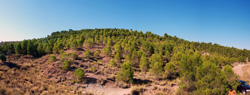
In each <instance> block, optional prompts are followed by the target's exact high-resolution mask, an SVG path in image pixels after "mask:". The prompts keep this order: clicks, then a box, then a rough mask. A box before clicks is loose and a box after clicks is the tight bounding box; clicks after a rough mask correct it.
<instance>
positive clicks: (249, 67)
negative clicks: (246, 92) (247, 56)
mask: <svg viewBox="0 0 250 95" xmlns="http://www.w3.org/2000/svg"><path fill="white" fill-rule="evenodd" d="M233 70H234V73H235V74H237V75H239V76H240V79H241V80H244V81H249V82H250V62H248V63H247V64H245V63H235V66H234V67H233Z"/></svg>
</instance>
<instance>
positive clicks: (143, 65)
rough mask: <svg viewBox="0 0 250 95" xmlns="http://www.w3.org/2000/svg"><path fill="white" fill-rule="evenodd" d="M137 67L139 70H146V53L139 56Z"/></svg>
mask: <svg viewBox="0 0 250 95" xmlns="http://www.w3.org/2000/svg"><path fill="white" fill-rule="evenodd" d="M139 67H140V70H141V71H148V69H149V62H148V58H147V57H146V55H142V56H141V59H140V64H139Z"/></svg>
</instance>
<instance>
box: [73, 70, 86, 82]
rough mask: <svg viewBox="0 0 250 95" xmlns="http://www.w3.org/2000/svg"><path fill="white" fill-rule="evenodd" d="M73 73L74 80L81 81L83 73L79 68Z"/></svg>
mask: <svg viewBox="0 0 250 95" xmlns="http://www.w3.org/2000/svg"><path fill="white" fill-rule="evenodd" d="M74 75H75V80H76V82H81V81H82V80H83V79H84V77H85V73H84V71H83V70H82V69H81V68H77V69H76V70H75V72H74Z"/></svg>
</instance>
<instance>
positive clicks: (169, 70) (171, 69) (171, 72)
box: [164, 62, 176, 77]
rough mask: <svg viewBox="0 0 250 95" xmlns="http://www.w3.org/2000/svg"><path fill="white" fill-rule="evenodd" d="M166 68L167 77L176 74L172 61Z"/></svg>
mask: <svg viewBox="0 0 250 95" xmlns="http://www.w3.org/2000/svg"><path fill="white" fill-rule="evenodd" d="M164 69H165V73H166V76H167V77H173V76H174V75H175V74H176V69H175V66H174V65H173V64H172V63H171V62H170V63H167V64H166V65H165V67H164Z"/></svg>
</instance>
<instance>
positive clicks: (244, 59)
mask: <svg viewBox="0 0 250 95" xmlns="http://www.w3.org/2000/svg"><path fill="white" fill-rule="evenodd" d="M237 59H238V60H237V61H238V62H246V57H244V56H239V57H238V58H237Z"/></svg>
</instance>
